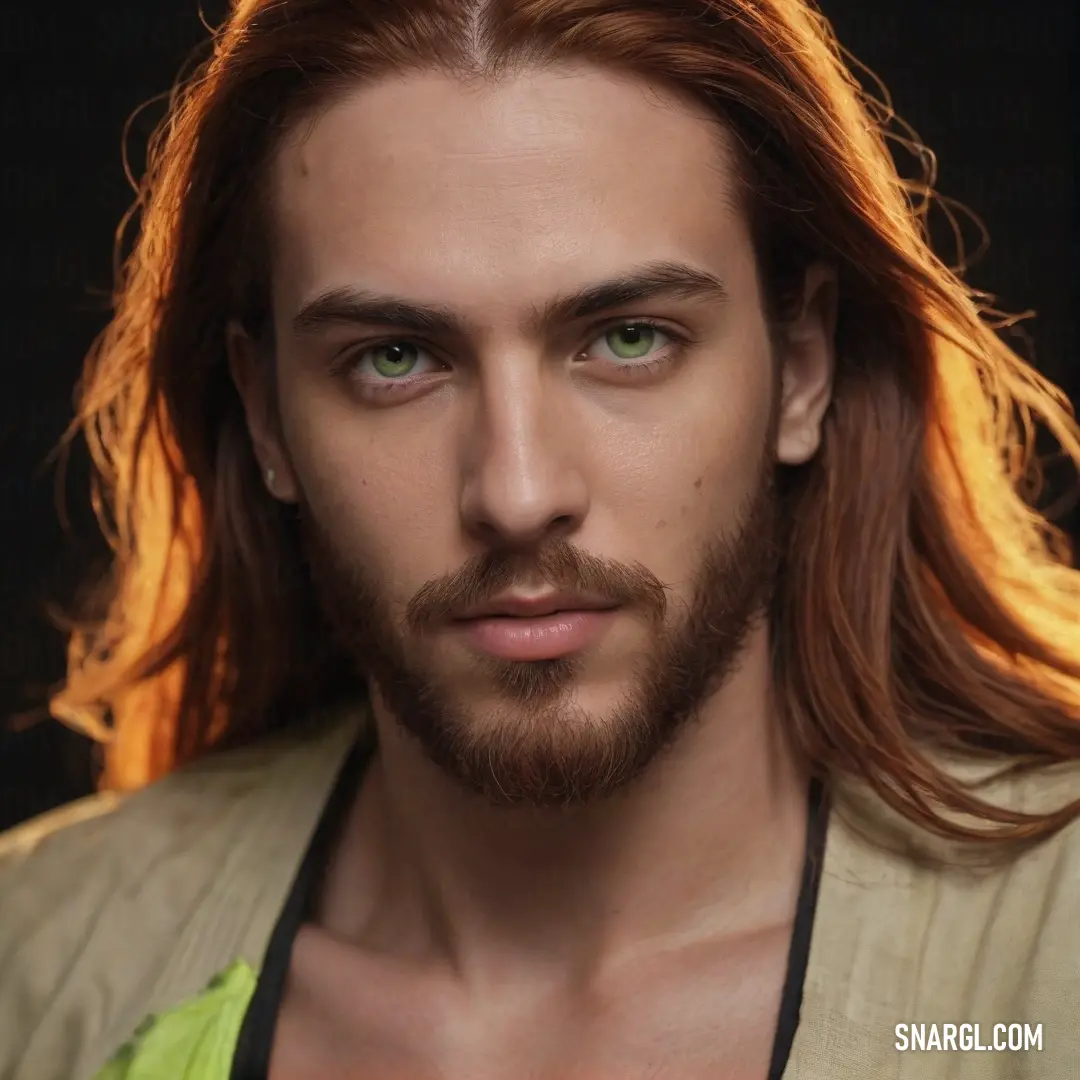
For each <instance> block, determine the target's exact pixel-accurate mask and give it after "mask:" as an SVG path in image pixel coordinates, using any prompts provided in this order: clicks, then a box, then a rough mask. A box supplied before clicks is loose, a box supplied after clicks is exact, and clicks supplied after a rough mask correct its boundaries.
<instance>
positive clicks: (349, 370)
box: [331, 318, 690, 397]
mask: <svg viewBox="0 0 1080 1080" xmlns="http://www.w3.org/2000/svg"><path fill="white" fill-rule="evenodd" d="M628 326H647V327H650V328H651V329H653V330H657V331H659V332H660V333H661V334H663V335H664V336H665V337H667V338H669V339H670V344H669V345H667V346H666V348H665V349H664V351H663V352H664V354H663V355H660V356H657V357H655V358H652V359H649V360H643V361H638V362H633V361H628V362H626V363H623V364H616V363H611V362H609V363H608V364H607V367H608V369H609V370H611V371H613V372H616V373H617V376H618V377H620V378H625V379H627V381H632V380H633V379H636V378H644V377H645V376H646V375H648V374H651V373H652V372H655V371H658V370H659V369H661V368H664V367H667V366H669V365H670V364H673V363H675V362H676V361H677V360H678V359H679V358H680V356H681V355H682V352H683V350H684V349H685V348H686V346H687V345H688V344H690V339H689V338H688V337H687V336H686V335H685V334H681V333H679V332H678V331H676V330H673V329H671V327H669V326H668V324H667V323H664V322H661V321H660V320H658V319H649V318H641V319H618V320H616V321H614V322H609V323H605V324H603V325H601V326H600V327H598V328H596V329H595V330H594V331H593V332H592V333H593V337H592V339H591V340H596V338H599V337H603V336H604V335H605V334H609V333H611V331H612V330H617V329H619V328H620V327H628ZM398 344H414V342H413V339H411V338H408V337H386V338H380V339H378V340H376V341H367V342H365V343H364V344H363V346H361V347H359V348H354V349H351V350H348V351H347V352H344V353H342V354H341V356H339V357H338V358H337V359H335V361H334V362H333V365H332V369H331V373H332V374H334V375H344V376H346V377H350V376H352V375H353V373H354V372H355V370H356V368H357V367H358V365H359V363H360V361H361V359H362V358H363V357H364V356H365V355H366V354H367V353H368V352H370V351H371V350H372V349H377V348H379V347H380V346H382V345H398ZM585 355H586V354H585V351H584V350H582V352H580V353H578V354H577V356H575V357H574V359H575V360H577V359H580V358H581V357H583V356H585ZM420 378H423V376H415V377H409V376H406V377H405V378H401V379H360V378H357V379H356V380H355V381H357V382H360V384H361V385H362V386H363V390H364V393H365V394H366V395H368V396H371V397H382V396H392V395H396V394H400V393H403V392H404V391H405V390H407V389H410V388H411V387H412V386H413V385H414V384H415V382H416V381H417V380H418V379H420Z"/></svg>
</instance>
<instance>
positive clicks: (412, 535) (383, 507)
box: [282, 393, 454, 599]
mask: <svg viewBox="0 0 1080 1080" xmlns="http://www.w3.org/2000/svg"><path fill="white" fill-rule="evenodd" d="M289 400H290V401H291V407H290V408H289V409H287V410H286V409H285V408H284V407H283V408H282V427H283V432H284V435H285V441H286V443H287V446H288V451H289V457H290V460H291V462H292V467H293V471H294V473H295V476H296V481H297V483H298V485H299V487H300V490H301V492H302V494H303V498H304V500H305V502H306V503H307V505H308V507H309V509H310V512H311V514H312V516H313V517H314V518H315V520H316V521H317V522H318V523H319V524H320V526H321V527H322V529H323V530H324V531H325V532H326V533H327V534H328V535H329V536H330V538H331V539H332V541H333V543H334V545H335V547H336V548H337V550H338V551H339V553H340V555H341V556H342V557H343V558H345V559H347V560H348V561H349V562H350V563H351V564H353V565H358V566H359V565H362V566H363V568H364V570H365V573H367V572H370V575H374V579H375V580H378V581H379V583H380V589H383V588H385V589H386V590H388V591H389V592H390V593H391V595H396V594H398V593H399V592H400V593H402V594H403V595H404V597H405V599H408V597H409V596H411V595H412V592H413V591H414V590H415V589H416V588H417V586H418V584H422V583H423V582H424V581H426V580H428V579H429V578H431V577H432V576H434V575H436V574H439V573H445V572H446V570H447V569H450V566H449V563H448V565H447V566H442V565H440V563H439V557H438V553H439V552H448V551H449V545H448V543H447V524H448V522H449V523H450V524H452V521H450V517H449V516H448V514H447V512H446V511H447V506H448V493H451V492H452V491H453V490H454V486H453V483H452V478H451V477H450V476H449V475H447V469H448V455H446V454H445V453H443V454H441V455H439V454H436V453H432V452H429V451H428V450H427V448H425V446H424V445H423V444H422V443H420V442H418V441H417V440H410V441H407V442H404V443H403V442H402V441H401V440H400V439H399V438H393V439H392V438H390V437H388V435H387V434H386V433H385V432H383V431H381V430H380V425H379V424H378V423H370V422H368V418H367V417H361V416H358V415H356V413H354V412H352V411H351V410H349V409H348V408H342V407H341V406H340V405H337V404H335V405H331V406H328V405H327V403H326V402H325V401H323V402H321V403H316V402H311V401H305V400H304V395H303V394H302V393H296V394H293V395H291V397H290V399H289ZM451 509H452V507H451Z"/></svg>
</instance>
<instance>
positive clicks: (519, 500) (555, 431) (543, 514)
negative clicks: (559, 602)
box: [461, 363, 589, 548]
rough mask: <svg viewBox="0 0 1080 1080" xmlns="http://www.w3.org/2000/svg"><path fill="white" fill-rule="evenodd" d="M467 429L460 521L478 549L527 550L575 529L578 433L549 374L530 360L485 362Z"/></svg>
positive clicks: (583, 494)
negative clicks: (488, 372)
mask: <svg viewBox="0 0 1080 1080" xmlns="http://www.w3.org/2000/svg"><path fill="white" fill-rule="evenodd" d="M492 367H493V368H496V367H497V371H496V374H493V375H492V376H491V377H490V378H487V379H483V380H481V381H480V385H479V386H478V388H477V397H476V405H475V413H474V414H473V415H472V416H471V417H470V429H469V431H468V433H467V444H468V451H467V453H466V454H465V455H464V458H463V460H464V461H465V475H464V476H463V478H462V487H461V518H462V524H463V527H464V529H465V531H466V533H467V534H469V535H471V536H472V537H474V538H475V539H478V540H480V541H481V542H482V543H484V545H485V546H489V547H504V548H529V547H533V546H535V545H537V544H539V543H541V542H542V541H544V540H545V539H548V538H550V537H553V536H558V537H566V536H568V535H571V534H572V533H574V532H576V531H577V530H578V529H579V528H580V526H581V523H582V521H583V520H584V518H585V515H586V513H587V511H588V505H589V497H588V486H587V484H586V482H585V477H584V475H583V472H582V469H581V464H582V461H581V459H582V455H583V453H584V451H585V449H586V448H585V447H584V446H582V437H583V435H584V432H580V431H577V430H575V428H576V425H575V424H574V422H573V417H572V413H573V409H572V408H571V407H569V403H567V402H565V401H563V400H562V399H561V396H560V394H561V391H562V390H563V388H562V387H561V386H559V385H557V376H554V375H552V374H551V373H548V372H545V371H544V370H543V369H542V368H538V367H537V366H534V365H526V364H522V365H520V366H518V367H517V368H516V369H515V368H514V367H513V366H512V365H510V364H509V363H504V364H502V365H497V366H496V365H492Z"/></svg>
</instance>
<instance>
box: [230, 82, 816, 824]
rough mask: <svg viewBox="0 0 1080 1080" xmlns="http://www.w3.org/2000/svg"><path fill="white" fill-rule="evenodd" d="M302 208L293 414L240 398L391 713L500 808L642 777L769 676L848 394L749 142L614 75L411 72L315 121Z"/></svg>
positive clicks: (352, 644) (305, 134)
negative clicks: (745, 167)
mask: <svg viewBox="0 0 1080 1080" xmlns="http://www.w3.org/2000/svg"><path fill="white" fill-rule="evenodd" d="M274 219H275V226H276V230H277V232H276V237H275V239H276V252H277V254H276V261H275V265H274V268H273V277H274V297H273V299H274V310H275V335H276V349H277V357H276V362H277V365H278V372H277V392H278V395H279V402H278V410H279V414H280V428H279V429H275V427H274V425H273V424H272V423H271V422H270V421H268V420H266V419H265V415H266V412H267V410H265V409H263V410H261V411H260V409H259V407H257V405H256V404H254V403H255V401H256V399H257V397H258V394H257V393H256V392H255V391H254V390H253V389H252V386H253V384H254V383H257V382H258V381H259V380H258V378H257V377H255V378H254V379H253V378H251V377H250V376H249V377H248V378H246V379H245V378H244V377H240V378H238V383H240V384H241V389H242V392H244V395H245V399H246V401H247V404H248V411H249V422H250V423H251V427H252V434H253V437H254V440H255V444H256V449H257V452H258V454H259V457H260V460H261V462H262V464H263V466H264V467H272V468H273V469H274V471H275V474H276V478H275V481H274V485H273V491H274V494H275V495H276V496H277V497H278V498H282V499H285V500H290V501H295V502H297V503H299V504H300V508H301V514H302V517H303V520H304V524H305V531H306V535H307V538H308V543H309V550H310V554H311V560H312V565H313V568H314V571H315V578H316V584H317V586H318V588H319V591H320V594H321V596H322V599H323V603H324V606H325V607H326V609H327V612H328V614H329V615H330V616H331V619H332V621H333V623H334V625H335V626H336V628H337V630H338V632H339V634H340V635H341V637H342V639H343V640H344V641H345V643H346V644H347V646H348V647H349V648H350V649H351V650H352V651H353V653H354V655H355V656H356V660H357V663H358V665H359V667H360V669H361V670H362V671H363V672H364V673H365V675H367V676H368V677H369V679H370V680H371V684H372V688H373V690H374V700H375V703H376V712H377V715H378V716H379V719H380V723H381V724H389V723H398V724H401V725H403V726H404V728H405V729H406V730H408V731H409V732H411V733H412V735H414V736H415V737H416V738H417V739H418V740H419V743H420V745H421V746H422V747H423V749H424V750H425V752H426V753H427V754H428V755H429V756H430V757H431V758H432V759H433V760H435V761H437V762H438V763H439V764H440V765H441V766H442V767H443V768H444V769H446V770H447V771H448V772H449V773H451V774H452V775H454V776H455V777H456V778H457V779H458V780H459V781H461V782H462V783H463V784H464V785H465V786H466V787H468V788H470V789H472V790H474V791H478V792H481V793H483V794H484V795H485V796H486V797H487V798H489V799H490V800H492V801H494V802H499V803H504V804H506V803H517V802H526V803H532V804H536V805H546V804H551V803H565V802H574V801H583V800H586V799H591V798H596V797H597V796H600V795H603V794H606V793H609V792H611V791H613V790H615V789H616V788H619V787H621V786H623V785H625V784H626V783H627V782H629V781H630V780H632V779H634V778H635V777H637V776H639V775H640V774H641V772H642V771H643V770H644V768H645V767H646V766H647V765H648V763H649V762H650V761H651V760H652V759H653V758H654V757H655V756H656V754H657V753H658V752H659V751H660V750H661V749H662V748H663V747H664V746H665V745H666V744H668V743H670V742H671V740H672V738H673V737H674V735H675V734H676V732H677V731H678V730H679V728H680V727H681V726H682V725H683V724H684V723H685V722H686V721H687V720H689V719H690V718H692V717H693V716H695V715H696V714H697V713H698V712H700V710H701V707H702V706H703V705H704V704H705V703H706V702H707V700H708V699H709V697H710V695H712V694H713V693H714V692H715V691H716V690H717V689H718V687H719V686H720V685H721V684H722V682H723V680H724V677H725V676H726V675H727V674H728V672H729V671H730V670H731V668H732V666H733V665H734V663H735V661H736V660H737V658H738V655H739V652H740V650H741V648H742V646H743V644H744V642H745V639H746V636H747V634H748V633H750V632H751V631H752V629H753V627H754V625H755V622H756V616H757V615H758V614H759V613H760V612H761V609H762V607H763V604H764V602H765V601H766V599H767V593H768V589H769V586H770V583H771V581H772V578H773V576H774V572H775V558H774V556H775V545H774V544H773V538H774V533H775V528H774V514H773V510H774V503H773V499H772V489H771V476H772V468H773V465H774V463H775V462H776V461H778V460H780V461H789V462H793V461H799V460H805V459H806V458H807V457H809V456H810V455H811V454H812V453H813V451H814V450H815V449H816V445H817V438H818V425H819V422H820V417H821V413H822V412H823V410H824V407H825V403H826V401H827V396H828V380H829V362H828V349H827V345H826V344H825V342H826V341H827V338H828V336H829V335H828V327H827V323H828V317H827V315H821V316H820V317H819V316H818V315H816V314H815V313H814V311H815V310H816V309H813V305H810V306H809V308H808V310H810V312H811V313H810V314H809V315H808V316H805V317H804V318H803V320H802V322H801V323H797V324H795V325H796V332H795V333H794V334H793V335H792V336H791V338H790V342H791V345H790V352H791V356H790V358H789V357H788V355H787V353H786V352H784V351H783V350H781V352H782V355H776V356H774V355H773V350H772V348H771V345H770V336H769V332H768V328H767V325H766V322H765V318H764V315H763V309H762V298H761V296H760V292H759V284H758V280H757V275H756V268H755V261H754V256H753V251H752V248H751V243H750V236H749V233H748V227H747V223H746V221H745V220H744V217H743V215H742V213H741V211H740V210H739V208H738V206H737V202H736V198H735V186H734V180H733V176H732V172H731V165H730V162H729V161H728V159H727V158H726V155H725V151H724V147H723V141H722V136H721V133H720V132H719V130H718V129H717V127H716V126H715V125H714V124H712V123H710V122H709V121H708V119H707V118H706V117H705V116H704V115H703V114H701V113H700V112H698V111H697V110H696V109H695V108H694V107H693V106H690V105H687V104H686V103H683V102H681V101H680V100H679V99H677V98H673V97H671V96H668V95H667V94H665V93H664V92H661V91H659V90H657V89H655V88H650V87H648V86H646V85H644V84H641V83H638V82H635V81H632V80H629V79H626V78H622V77H619V76H617V75H612V74H609V73H605V72H603V71H599V70H594V69H589V68H567V69H564V70H559V71H552V70H546V71H540V72H534V73H529V74H525V75H522V76H519V77H516V78H514V79H512V80H510V81H506V82H503V83H501V84H499V85H497V86H484V87H472V88H466V87H464V86H462V85H460V84H458V83H456V82H454V81H451V80H450V79H447V78H445V77H443V76H441V75H437V74H415V75H409V76H407V77H404V78H395V79H388V80H385V81H382V82H379V83H377V84H374V85H372V86H368V87H364V88H361V89H358V90H356V91H355V92H354V93H353V94H351V96H349V97H346V98H344V99H342V100H341V101H339V102H338V103H337V104H335V105H334V106H333V107H332V108H330V109H329V110H328V111H326V112H324V113H322V114H320V116H319V118H318V119H317V120H316V122H315V123H314V125H313V126H310V125H305V126H301V127H300V128H298V130H297V133H296V134H295V135H294V137H293V138H291V139H290V140H289V141H288V142H287V144H286V145H285V147H284V148H283V150H282V152H281V154H280V156H279V159H278V161H277V163H276V176H275V203H274ZM798 327H801V329H798ZM800 334H801V337H800ZM785 340H787V339H785ZM246 348H248V347H247V346H246V345H244V344H243V343H241V344H240V346H239V347H238V349H239V351H240V352H241V353H242V352H243V351H244V350H245V349H246ZM241 369H243V364H242V363H241V364H240V365H238V366H237V367H234V370H237V371H239V370H241ZM253 369H254V363H253V362H249V364H248V371H249V373H250V371H251V370H253ZM263 386H264V387H265V384H263Z"/></svg>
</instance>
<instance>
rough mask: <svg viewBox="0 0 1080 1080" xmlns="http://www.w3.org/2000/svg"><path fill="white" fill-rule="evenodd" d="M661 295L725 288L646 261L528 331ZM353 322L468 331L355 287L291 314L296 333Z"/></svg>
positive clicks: (692, 272) (533, 322) (586, 291)
mask: <svg viewBox="0 0 1080 1080" xmlns="http://www.w3.org/2000/svg"><path fill="white" fill-rule="evenodd" d="M660 298H673V299H685V300H710V299H711V300H714V301H724V300H726V299H727V290H726V289H725V288H724V284H723V282H722V281H721V280H720V279H719V278H718V277H716V276H715V275H713V274H711V273H709V272H708V271H706V270H701V269H699V268H697V267H694V266H690V265H689V264H687V263H679V262H654V263H648V264H646V265H644V266H640V267H637V268H635V269H633V270H630V271H628V272H627V273H625V274H620V275H619V276H617V277H613V278H609V279H607V280H606V281H599V282H595V283H593V284H591V285H586V286H583V287H582V288H580V289H576V290H574V291H573V292H571V293H568V294H566V295H565V296H561V297H557V298H555V299H554V300H552V301H550V302H549V303H548V304H546V305H545V306H544V308H543V309H542V310H539V311H536V312H534V313H533V315H532V317H531V318H530V319H529V320H528V323H529V329H530V330H531V331H533V332H536V333H543V332H544V331H545V330H549V329H551V328H552V327H555V326H557V325H559V324H561V323H567V322H573V321H575V320H580V319H586V318H589V317H590V316H593V315H600V314H603V312H605V311H610V310H612V309H614V308H618V307H625V306H626V305H627V304H634V303H639V302H641V301H644V300H656V299H660ZM350 324H363V325H367V326H371V325H380V326H383V325H385V326H394V327H400V328H401V329H403V330H409V331H412V332H414V333H421V334H446V335H454V334H456V335H463V334H464V333H465V331H466V329H467V326H466V322H465V320H463V319H462V318H461V316H460V315H458V314H457V313H456V312H455V311H454V310H453V309H451V308H448V307H443V306H440V305H432V304H420V303H416V302H414V301H411V300H408V299H405V298H403V297H399V296H390V295H387V294H382V293H377V292H372V291H369V290H366V289H360V288H355V287H352V286H342V287H338V288H333V289H328V290H327V291H326V292H323V293H320V294H319V295H318V296H316V297H315V298H314V299H312V300H310V301H309V302H307V303H306V304H304V305H303V306H302V307H301V309H300V310H299V312H297V314H296V316H295V317H294V318H293V330H294V331H295V332H296V333H297V334H298V335H306V334H313V333H317V332H318V331H320V330H323V329H325V328H328V327H331V326H342V325H350Z"/></svg>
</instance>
